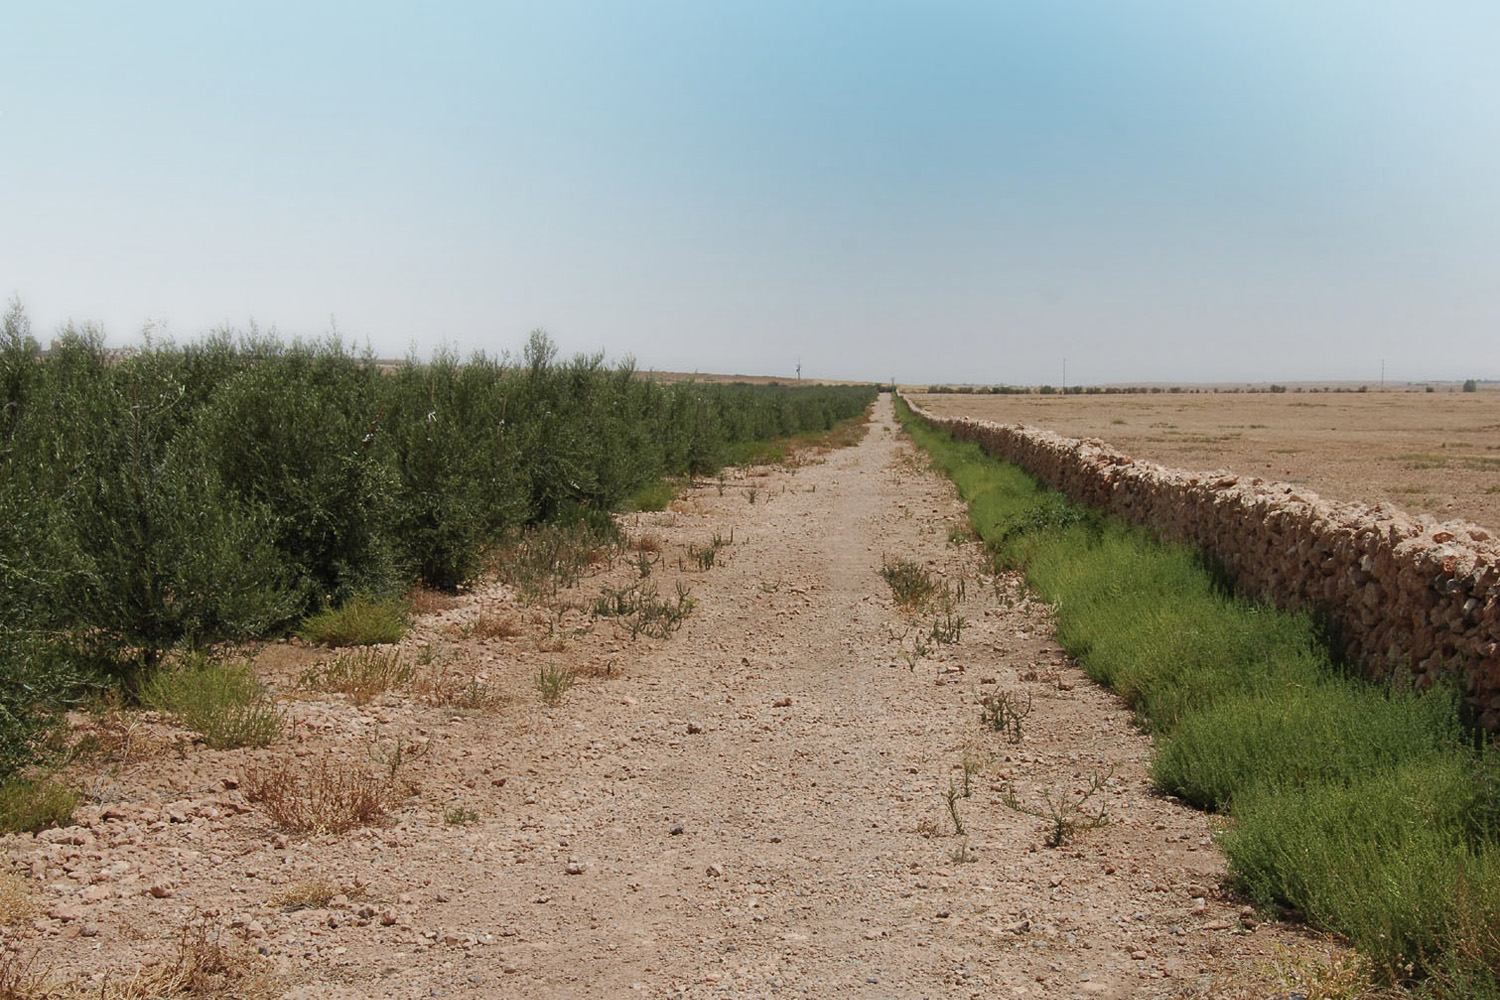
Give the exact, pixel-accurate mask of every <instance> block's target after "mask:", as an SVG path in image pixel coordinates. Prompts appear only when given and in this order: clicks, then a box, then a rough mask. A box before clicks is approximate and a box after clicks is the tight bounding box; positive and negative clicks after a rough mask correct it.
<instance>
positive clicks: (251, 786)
mask: <svg viewBox="0 0 1500 1000" xmlns="http://www.w3.org/2000/svg"><path fill="white" fill-rule="evenodd" d="M392 773H393V774H394V769H392ZM245 798H246V799H248V800H249V801H250V802H252V803H255V804H256V805H259V806H260V807H261V809H262V810H264V812H265V814H266V818H267V819H269V820H270V821H271V822H272V823H273V824H274V825H276V826H278V827H280V828H281V829H283V830H289V831H292V832H294V833H319V834H323V833H344V832H346V831H349V830H352V829H354V828H356V827H361V826H371V825H374V824H376V823H379V822H380V821H382V820H383V819H384V818H385V814H386V811H387V810H388V809H389V808H390V806H391V804H392V803H393V802H394V800H395V798H396V792H395V788H394V784H393V778H392V777H391V776H381V777H373V776H371V775H369V774H367V773H365V772H364V771H363V770H361V769H360V768H357V767H352V766H338V765H330V764H329V763H328V762H327V761H322V762H319V763H318V764H317V765H316V766H314V767H313V768H312V769H311V770H310V771H309V770H308V769H306V768H305V767H304V766H302V765H295V764H291V763H285V762H283V763H280V764H273V765H271V766H268V767H264V768H254V769H252V770H250V771H249V772H247V774H246V775H245Z"/></svg>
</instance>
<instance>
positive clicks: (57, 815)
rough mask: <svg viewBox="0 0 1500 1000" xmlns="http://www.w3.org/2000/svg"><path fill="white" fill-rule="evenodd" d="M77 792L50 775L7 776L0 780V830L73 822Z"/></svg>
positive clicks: (16, 830) (32, 829)
mask: <svg viewBox="0 0 1500 1000" xmlns="http://www.w3.org/2000/svg"><path fill="white" fill-rule="evenodd" d="M78 802H79V795H78V793H77V792H76V791H74V790H73V789H71V788H69V787H68V786H66V785H64V784H61V783H60V782H57V781H54V780H53V779H51V778H21V777H15V776H13V777H10V778H7V779H5V780H4V781H3V782H0V832H5V833H36V832H37V831H38V830H45V829H47V828H48V827H52V826H67V825H68V824H69V823H71V822H72V821H73V810H74V809H77V808H78Z"/></svg>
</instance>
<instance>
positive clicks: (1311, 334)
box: [0, 0, 1500, 383]
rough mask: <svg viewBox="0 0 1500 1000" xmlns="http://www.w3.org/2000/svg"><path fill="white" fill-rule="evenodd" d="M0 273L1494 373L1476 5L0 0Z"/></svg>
mask: <svg viewBox="0 0 1500 1000" xmlns="http://www.w3.org/2000/svg"><path fill="white" fill-rule="evenodd" d="M0 35H3V36H4V37H5V39H6V47H5V48H6V56H5V58H4V59H3V60H0V296H3V297H10V296H12V295H14V296H16V297H18V298H19V300H20V301H21V303H22V305H23V306H24V307H25V309H26V311H27V313H28V315H29V316H30V318H31V321H32V323H33V327H34V330H35V332H36V334H37V335H38V337H39V338H40V339H42V340H44V341H45V340H46V339H47V338H48V337H49V336H51V334H52V333H53V332H55V331H56V330H57V329H58V328H59V327H61V326H62V325H63V324H64V323H66V322H68V321H70V320H71V321H73V322H76V323H84V322H94V323H98V324H100V325H102V326H103V328H104V330H105V332H106V335H107V338H108V340H109V342H110V343H114V344H127V343H133V342H138V341H139V339H140V337H141V331H142V330H143V328H145V326H146V325H147V324H152V325H153V326H155V328H157V329H159V330H162V331H165V332H166V333H167V334H169V335H170V336H172V337H174V338H176V339H177V340H179V341H186V340H191V339H194V338H196V337H197V336H199V335H201V334H203V333H204V332H206V331H208V330H210V329H214V328H218V327H224V326H229V327H233V328H238V329H244V328H246V327H247V326H248V324H249V323H250V321H251V320H252V319H253V320H254V321H255V322H257V323H258V324H259V325H260V326H261V327H262V328H263V329H264V328H267V327H274V328H275V329H276V330H277V331H278V332H279V333H280V334H281V335H282V336H284V337H287V338H290V337H293V336H299V335H300V336H318V335H321V334H325V333H327V332H328V331H329V330H330V329H331V327H332V326H333V325H334V324H336V327H337V329H338V330H339V332H340V333H341V334H342V335H343V336H344V337H345V338H347V339H351V340H354V341H356V342H358V343H360V344H364V343H365V342H368V343H369V344H370V345H371V346H372V347H373V348H374V350H375V351H376V353H377V354H379V355H381V356H398V357H399V356H403V355H405V354H407V353H408V352H410V351H413V350H415V352H416V353H417V354H418V355H420V356H424V357H425V356H427V355H429V354H430V353H431V351H432V350H433V349H434V348H436V347H438V346H441V345H446V346H450V347H453V348H456V349H457V350H458V351H460V352H461V353H465V354H467V353H469V352H471V351H475V350H484V351H487V352H489V353H491V354H499V353H501V352H504V351H510V352H516V351H518V350H519V349H520V347H521V346H522V345H523V344H524V343H525V340H526V337H527V334H528V333H529V332H530V331H531V330H532V329H534V328H538V327H540V328H544V329H546V330H547V331H548V333H549V334H550V335H551V336H552V338H553V340H554V341H556V342H557V343H558V344H559V346H560V348H561V350H562V351H563V353H565V354H572V353H574V352H592V351H596V350H602V351H604V352H605V353H606V354H607V355H608V356H609V357H610V358H611V359H620V358H623V357H625V356H627V355H629V356H633V357H634V358H635V359H636V362H637V364H638V365H639V366H640V367H642V368H658V369H664V370H686V371H704V372H725V373H743V374H772V375H784V376H789V375H792V374H793V373H794V372H795V369H796V366H797V364H798V363H799V362H800V363H801V365H802V372H803V375H804V376H807V377H819V376H821V377H842V378H857V379H872V380H873V379H886V378H890V377H892V376H894V377H896V378H897V379H899V380H902V381H910V382H928V381H949V382H981V383H993V382H1011V383H1037V382H1052V383H1056V382H1058V381H1060V380H1061V378H1062V365H1063V359H1064V358H1066V359H1067V380H1068V382H1069V383H1093V382H1120V381H1145V380H1152V381H1219V380H1270V379H1276V380H1296V379H1322V378H1349V379H1364V380H1374V379H1377V378H1378V377H1379V374H1380V366H1381V362H1382V359H1384V361H1385V365H1386V370H1387V373H1388V376H1389V377H1390V378H1392V379H1403V378H1411V379H1424V378H1464V377H1468V376H1477V377H1489V378H1500V60H1497V59H1496V58H1495V53H1496V52H1497V51H1500V5H1497V4H1495V3H1494V2H1493V0H1482V2H1481V0H1472V2H1461V0H1422V2H1417V0H1405V2H1401V0H1384V2H1382V0H1361V2H1354V0H1319V2H1317V3H1308V2H1306V0H1259V2H1257V3H1253V4H1249V3H1246V4H1219V3H1209V4H1205V3H1201V2H1189V0H1177V2H1167V0H1032V2H1006V0H986V2H951V0H930V2H925V3H915V2H910V3H902V2H881V0H866V2H860V3H855V2H847V0H827V2H821V3H805V2H786V0H755V2H722V3H721V2H703V0H696V2H686V0H684V2H653V0H632V2H629V3H624V2H621V3H616V2H570V0H554V2H549V3H509V2H496V3H484V4H478V3H450V4H441V5H435V4H434V5H417V4H403V3H378V2H361V3H306V2H298V3H281V2H260V3H256V4H242V5H229V4H211V3H202V2H184V3H157V2H149V0H148V2H145V3H142V4H131V5H120V4H115V3H109V4H106V3H69V2H58V3H49V4H31V5H11V6H10V8H9V9H8V10H7V11H6V12H4V13H0Z"/></svg>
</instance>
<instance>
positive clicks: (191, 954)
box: [0, 916, 286, 1000]
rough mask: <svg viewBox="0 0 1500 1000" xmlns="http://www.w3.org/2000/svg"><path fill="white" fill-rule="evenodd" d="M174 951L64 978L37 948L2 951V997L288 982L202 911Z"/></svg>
mask: <svg viewBox="0 0 1500 1000" xmlns="http://www.w3.org/2000/svg"><path fill="white" fill-rule="evenodd" d="M175 945H176V947H175V949H174V954H173V956H172V957H171V958H170V959H168V960H166V961H163V962H159V963H158V964H155V965H148V966H145V967H143V968H141V969H138V970H137V971H136V972H135V973H134V974H132V975H130V976H123V975H118V976H117V975H111V974H109V973H105V974H104V975H103V976H101V977H99V978H95V979H92V980H86V981H82V982H80V981H76V980H75V981H73V982H68V983H62V984H58V983H55V982H53V981H52V976H51V969H50V968H47V969H43V970H40V971H38V970H37V968H36V964H37V963H36V960H37V955H36V953H33V954H31V955H30V956H27V957H23V956H21V955H20V954H19V953H16V952H5V953H4V954H3V955H0V1000H159V998H163V997H197V998H204V1000H230V998H233V1000H271V998H272V997H276V996H280V995H281V994H282V992H283V991H284V990H285V987H286V984H285V983H284V982H282V981H281V980H280V979H279V977H277V976H275V975H274V974H273V973H271V971H270V970H269V969H267V968H265V967H264V966H261V965H260V964H259V963H258V962H257V961H256V959H255V957H254V956H253V955H251V954H250V953H249V951H248V949H247V948H244V947H243V946H236V945H235V943H234V942H233V941H232V940H231V939H230V938H229V936H228V934H227V932H225V931H224V930H223V929H222V928H221V927H220V926H219V925H217V924H216V923H213V922H211V921H210V920H209V918H208V917H204V916H199V917H195V918H194V919H191V920H189V921H188V922H187V923H185V924H184V925H183V926H182V928H181V929H180V930H179V931H178V933H177V940H176V942H175Z"/></svg>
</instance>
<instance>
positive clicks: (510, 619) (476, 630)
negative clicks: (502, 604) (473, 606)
mask: <svg viewBox="0 0 1500 1000" xmlns="http://www.w3.org/2000/svg"><path fill="white" fill-rule="evenodd" d="M520 634H521V626H520V625H519V624H518V623H517V622H516V619H515V616H513V615H494V614H482V615H480V616H479V620H478V621H476V622H475V623H474V627H473V630H472V631H471V632H470V635H472V636H474V637H475V638H477V639H514V638H516V637H517V636H518V635H520Z"/></svg>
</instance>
